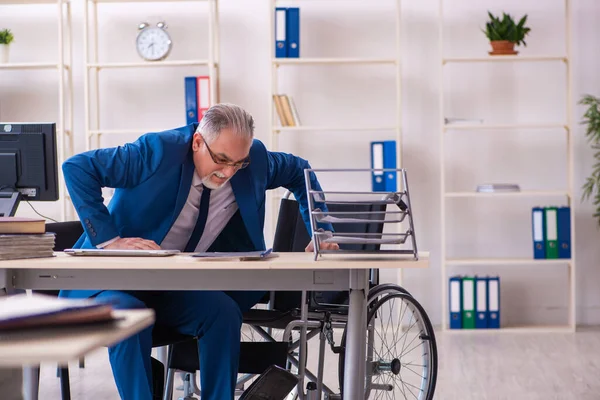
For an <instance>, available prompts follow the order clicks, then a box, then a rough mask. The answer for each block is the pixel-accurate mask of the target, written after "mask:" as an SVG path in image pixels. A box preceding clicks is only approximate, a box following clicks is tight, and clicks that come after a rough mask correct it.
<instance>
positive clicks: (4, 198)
mask: <svg viewBox="0 0 600 400" xmlns="http://www.w3.org/2000/svg"><path fill="white" fill-rule="evenodd" d="M20 201H21V193H19V192H0V217H14V216H15V213H16V212H17V207H19V202H20Z"/></svg>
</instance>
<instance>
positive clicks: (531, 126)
mask: <svg viewBox="0 0 600 400" xmlns="http://www.w3.org/2000/svg"><path fill="white" fill-rule="evenodd" d="M494 129H498V130H509V129H565V130H567V129H568V126H567V125H566V124H504V125H503V124H497V125H494V124H445V125H444V131H452V130H462V131H479V130H481V131H482V130H494Z"/></svg>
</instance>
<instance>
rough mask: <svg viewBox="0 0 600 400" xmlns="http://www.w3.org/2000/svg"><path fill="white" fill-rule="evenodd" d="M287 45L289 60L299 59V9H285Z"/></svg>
mask: <svg viewBox="0 0 600 400" xmlns="http://www.w3.org/2000/svg"><path fill="white" fill-rule="evenodd" d="M286 23H287V37H286V38H287V44H288V54H287V56H288V57H290V58H298V57H300V9H299V8H298V7H288V9H287V20H286Z"/></svg>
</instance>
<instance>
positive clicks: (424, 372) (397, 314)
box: [338, 290, 437, 400]
mask: <svg viewBox="0 0 600 400" xmlns="http://www.w3.org/2000/svg"><path fill="white" fill-rule="evenodd" d="M379 294H382V295H381V296H379V295H378V296H377V297H372V296H369V297H370V300H372V303H370V305H369V313H368V315H367V322H368V323H367V343H366V355H367V360H366V362H367V366H366V369H365V370H366V377H365V378H366V379H365V399H369V398H371V399H379V398H383V399H387V398H394V399H395V398H396V397H398V398H400V399H417V400H430V399H433V393H434V390H435V384H436V378H437V346H436V342H435V334H434V331H433V327H432V325H431V322H430V321H429V317H428V316H427V314H426V313H425V311H424V309H423V307H422V306H421V305H420V304H419V303H418V302H417V301H416V300H415V299H414V298H413V297H412V296H410V295H408V294H406V293H405V292H402V291H396V292H392V293H390V291H389V290H386V291H383V292H380V293H379ZM341 345H342V348H345V346H346V329H344V333H343V336H342V343H341ZM344 364H345V351H342V352H340V358H339V365H338V374H339V384H340V390H341V391H342V394H343V387H344Z"/></svg>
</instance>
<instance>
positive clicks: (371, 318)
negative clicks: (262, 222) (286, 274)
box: [238, 193, 438, 400]
mask: <svg viewBox="0 0 600 400" xmlns="http://www.w3.org/2000/svg"><path fill="white" fill-rule="evenodd" d="M377 207H380V206H379V205H335V204H332V205H331V206H329V209H330V211H340V212H348V213H351V212H353V211H376V210H377ZM334 228H335V224H334ZM344 228H345V229H346V230H348V226H345V227H344ZM351 229H352V230H354V231H355V232H356V233H381V230H382V224H377V223H366V224H365V223H362V224H361V223H358V224H354V225H353V226H352V227H351ZM309 242H310V237H309V235H308V233H307V231H306V228H305V225H304V221H303V220H302V217H301V215H300V212H299V209H298V203H297V202H296V201H295V200H291V199H289V193H287V194H286V196H284V198H283V199H282V201H281V206H280V210H279V217H278V222H277V228H276V233H275V240H274V243H273V249H274V251H277V252H289V251H296V252H297V251H304V248H305V247H306V245H307V244H308V243H309ZM342 246H344V245H340V247H341V248H342ZM357 246H358V247H357ZM360 246H362V248H360ZM360 246H359V245H352V244H350V245H345V248H346V249H350V250H361V249H367V250H377V249H378V248H377V246H376V245H360ZM368 246H372V247H371V248H368ZM365 247H367V248H365ZM268 300H269V301H268V309H266V310H261V309H253V310H250V312H248V313H246V314H245V315H244V324H245V325H246V326H245V329H244V330H243V331H244V334H243V340H246V341H250V342H255V341H265V342H271V343H276V342H284V343H288V348H287V367H288V368H291V367H293V368H295V370H296V373H297V374H298V376H299V378H300V382H301V385H299V386H298V389H300V388H302V389H300V391H298V390H296V392H295V393H294V396H295V398H300V399H304V398H307V399H317V398H326V399H340V398H343V391H342V389H343V387H344V363H345V340H346V322H347V308H348V292H273V293H271V294H270V296H269V299H268ZM367 303H368V314H367V326H366V327H365V328H366V330H367V343H366V344H365V345H366V356H367V359H366V363H367V368H366V379H365V382H366V383H365V397H364V398H365V399H369V398H371V399H377V398H379V397H380V396H382V398H387V396H391V397H392V398H395V396H396V395H397V396H398V397H399V398H406V399H413V398H415V399H417V400H427V399H432V398H433V395H434V391H435V385H436V378H437V368H438V367H437V347H436V341H435V334H434V330H433V327H432V325H431V322H430V320H429V317H428V316H427V313H426V312H425V310H424V309H423V307H422V306H421V305H420V304H419V302H418V301H417V300H416V299H415V298H414V297H413V296H412V295H411V294H410V293H409V292H408V291H407V290H405V289H404V288H402V287H400V286H398V285H395V284H380V283H379V274H378V271H377V270H372V271H371V273H370V290H369V293H368V299H367ZM303 307H304V308H306V310H303ZM303 311H304V312H306V313H307V314H305V315H307V321H306V323H305V322H304V321H303V319H302V318H301V317H302V315H303ZM304 326H306V333H304V332H303V327H304ZM336 329H337V330H342V335H341V340H340V342H339V344H336V343H335V340H334V330H336ZM279 335H281V336H279ZM316 336H318V337H319V354H318V366H317V371H316V373H313V372H312V371H310V370H309V369H307V368H306V359H307V348H308V346H307V345H308V341H309V340H311V339H312V338H314V337H316ZM327 345H329V347H330V348H331V351H332V352H333V353H334V354H338V355H339V359H338V384H339V390H334V389H333V388H330V387H328V386H327V385H326V384H324V383H323V375H324V359H325V349H326V347H327ZM250 379H252V375H245V376H243V377H242V378H241V379H240V380H239V381H238V385H239V387H240V388H241V389H243V387H244V386H243V385H244V383H245V382H248V381H249V380H250ZM304 382H306V392H304V385H303V383H304Z"/></svg>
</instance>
